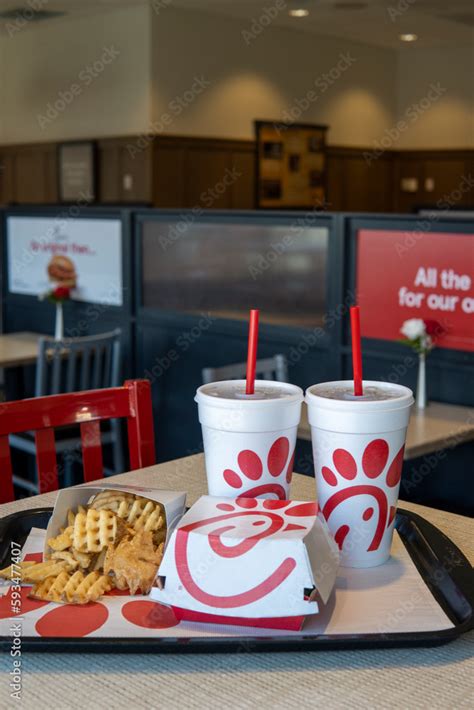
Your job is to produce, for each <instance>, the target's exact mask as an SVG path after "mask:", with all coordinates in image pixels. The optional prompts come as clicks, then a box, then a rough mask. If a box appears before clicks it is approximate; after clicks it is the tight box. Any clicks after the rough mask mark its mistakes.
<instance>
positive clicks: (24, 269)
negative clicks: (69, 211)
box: [7, 215, 123, 306]
mask: <svg viewBox="0 0 474 710" xmlns="http://www.w3.org/2000/svg"><path fill="white" fill-rule="evenodd" d="M7 250H8V290H9V291H10V293H12V294H22V295H27V296H40V295H41V294H44V293H46V292H47V291H50V290H51V288H52V287H53V286H54V285H55V284H56V285H57V284H60V283H61V281H62V280H63V281H64V283H65V285H68V284H69V283H70V282H71V280H73V281H74V282H75V284H76V285H75V288H74V289H73V291H72V293H71V296H72V298H73V299H74V300H75V301H86V302H88V303H98V304H104V305H109V306H122V305H123V283H122V223H121V221H120V220H119V219H105V218H102V219H89V218H87V219H72V218H68V217H67V218H66V217H64V218H63V217H54V216H53V217H36V216H31V217H25V216H17V215H15V216H9V217H7Z"/></svg>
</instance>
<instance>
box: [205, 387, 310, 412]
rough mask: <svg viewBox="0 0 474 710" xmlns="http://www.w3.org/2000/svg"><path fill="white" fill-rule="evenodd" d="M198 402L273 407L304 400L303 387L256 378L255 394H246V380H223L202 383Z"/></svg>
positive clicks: (217, 404)
mask: <svg viewBox="0 0 474 710" xmlns="http://www.w3.org/2000/svg"><path fill="white" fill-rule="evenodd" d="M194 399H195V401H196V402H197V403H198V404H207V405H212V406H213V407H223V408H224V407H225V408H228V407H250V408H252V409H253V408H255V407H256V406H258V407H260V406H263V407H272V406H275V404H277V406H281V405H282V404H293V403H295V402H302V401H303V400H304V392H303V390H302V389H301V387H298V386H297V385H292V384H289V383H288V382H278V381H276V380H255V391H254V394H253V395H247V394H246V380H223V381H221V382H209V383H208V384H206V385H201V387H199V388H198V389H197V391H196V396H195V398H194Z"/></svg>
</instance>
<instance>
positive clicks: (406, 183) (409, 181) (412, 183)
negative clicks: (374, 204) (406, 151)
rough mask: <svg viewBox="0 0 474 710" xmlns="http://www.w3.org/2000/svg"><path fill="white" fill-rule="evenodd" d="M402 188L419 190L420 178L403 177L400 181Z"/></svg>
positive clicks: (406, 190)
mask: <svg viewBox="0 0 474 710" xmlns="http://www.w3.org/2000/svg"><path fill="white" fill-rule="evenodd" d="M400 189H401V191H402V192H417V191H418V179H417V178H414V177H406V178H402V179H401V181H400Z"/></svg>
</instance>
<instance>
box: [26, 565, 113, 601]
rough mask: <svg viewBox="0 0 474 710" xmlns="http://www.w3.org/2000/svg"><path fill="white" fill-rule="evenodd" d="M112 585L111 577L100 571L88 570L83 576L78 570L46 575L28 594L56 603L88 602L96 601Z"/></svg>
mask: <svg viewBox="0 0 474 710" xmlns="http://www.w3.org/2000/svg"><path fill="white" fill-rule="evenodd" d="M113 586H114V582H113V579H112V578H111V577H108V576H106V575H105V574H101V573H100V572H90V573H89V574H87V575H85V576H84V574H83V573H82V572H80V571H77V572H74V573H73V574H72V575H71V574H68V573H67V572H61V574H59V575H58V576H57V577H47V578H46V579H45V580H44V581H43V582H40V584H36V585H35V586H34V587H33V589H32V591H31V593H30V595H29V596H30V597H31V598H32V599H41V600H43V601H50V602H56V603H66V604H88V603H89V602H95V601H97V599H99V598H100V597H101V596H102V595H103V594H105V593H106V592H109V591H110V590H111V589H112V588H113Z"/></svg>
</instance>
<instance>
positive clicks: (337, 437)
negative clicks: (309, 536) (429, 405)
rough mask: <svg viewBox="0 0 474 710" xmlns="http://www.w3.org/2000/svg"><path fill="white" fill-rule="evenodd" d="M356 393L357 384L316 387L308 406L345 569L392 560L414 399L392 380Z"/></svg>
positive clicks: (319, 473) (318, 474)
mask: <svg viewBox="0 0 474 710" xmlns="http://www.w3.org/2000/svg"><path fill="white" fill-rule="evenodd" d="M352 388H353V382H352V380H343V381H339V382H324V383H321V384H317V385H313V386H312V387H309V388H308V389H307V390H306V399H305V401H306V403H307V405H308V419H309V423H310V426H311V439H312V444H313V458H314V468H315V478H316V488H317V497H318V502H319V505H320V508H321V510H322V512H323V515H324V517H325V518H326V520H327V523H328V525H329V528H330V530H331V532H332V534H333V535H334V537H335V539H336V542H337V543H338V544H339V547H340V549H341V564H342V565H343V566H346V567H374V566H376V565H380V564H383V563H384V562H386V561H387V560H388V558H389V557H390V548H391V544H392V537H393V529H394V517H395V512H396V507H397V501H398V492H399V488H400V477H401V472H402V465H403V452H404V447H405V438H406V432H407V427H408V421H409V418H410V410H411V407H412V405H413V394H412V391H411V390H410V389H408V388H407V387H403V386H402V385H395V384H391V383H388V382H375V381H364V383H363V389H364V396H363V397H355V396H354V395H353V394H350V392H351V390H352ZM324 393H326V396H324ZM371 393H372V394H373V397H380V398H378V399H376V398H371ZM328 394H329V396H327V395H328ZM382 397H386V398H385V399H383V398H382Z"/></svg>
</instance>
